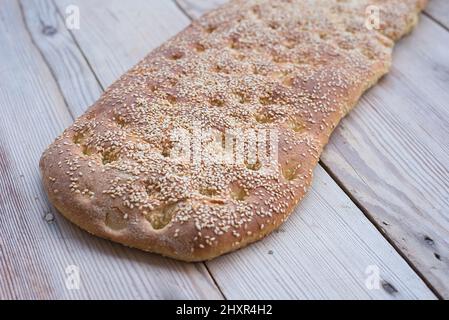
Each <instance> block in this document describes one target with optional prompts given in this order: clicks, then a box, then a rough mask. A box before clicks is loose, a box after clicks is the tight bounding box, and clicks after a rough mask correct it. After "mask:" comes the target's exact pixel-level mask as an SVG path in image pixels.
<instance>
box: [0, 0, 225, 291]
mask: <svg viewBox="0 0 449 320" xmlns="http://www.w3.org/2000/svg"><path fill="white" fill-rule="evenodd" d="M25 4H26V3H23V5H25ZM28 4H29V3H28ZM23 9H24V10H25V11H26V8H25V7H24V8H23ZM28 16H29V15H28ZM55 19H56V18H55ZM30 25H32V24H30ZM0 43H2V47H1V49H0V60H1V61H6V62H7V63H4V64H2V67H1V68H0V108H1V110H2V117H1V118H0V142H1V143H0V148H1V149H0V194H1V195H2V196H1V197H0V234H1V237H0V279H1V281H0V299H8V298H21V299H36V298H40V299H66V298H82V299H92V298H93V299H94V298H98V299H108V298H110V299H120V298H122V299H129V298H161V299H173V298H181V299H184V298H185V299H189V298H206V299H207V298H220V297H221V295H220V293H219V291H218V290H217V289H216V287H215V285H214V284H213V281H212V279H211V278H210V275H209V274H208V272H207V270H206V269H205V267H204V265H203V264H183V263H178V262H175V261H172V260H169V259H163V258H160V257H158V256H155V255H150V254H145V253H143V252H139V251H137V250H132V249H127V248H124V247H123V246H121V245H117V244H113V243H111V242H108V241H104V240H101V239H98V238H96V237H92V236H89V235H88V234H87V233H85V232H84V231H81V230H79V229H78V228H76V227H74V226H73V225H72V224H70V223H69V222H67V221H66V220H65V219H63V218H62V217H60V216H59V215H57V214H56V213H55V212H54V211H53V209H52V208H51V206H50V205H49V203H48V202H47V200H46V196H45V193H44V191H43V190H42V188H41V182H40V176H39V171H38V161H39V157H40V155H41V153H42V151H43V150H44V148H45V147H46V146H47V145H48V144H49V143H50V142H51V141H52V140H53V139H54V138H55V137H56V135H57V134H59V133H60V132H61V131H62V130H63V129H64V128H65V127H66V126H68V125H69V124H70V123H71V122H72V121H73V119H72V117H71V115H70V114H69V112H68V109H67V108H66V105H65V102H64V98H63V96H62V95H61V93H60V91H59V88H58V84H57V83H56V82H55V81H54V78H53V77H52V74H51V72H50V69H49V68H48V67H47V66H46V64H45V62H44V59H43V57H42V55H41V54H40V53H39V51H38V50H37V49H36V47H34V46H33V43H32V39H31V37H30V36H29V33H28V32H27V30H26V26H25V23H24V20H23V12H21V8H20V6H19V4H18V2H17V1H14V0H4V1H3V2H2V5H1V6H0ZM80 63H81V62H80ZM71 265H75V266H76V267H78V268H79V275H80V280H81V282H80V289H79V290H69V288H70V287H67V286H66V281H67V280H70V277H69V274H67V273H66V271H70V270H69V269H67V267H69V266H71Z"/></svg>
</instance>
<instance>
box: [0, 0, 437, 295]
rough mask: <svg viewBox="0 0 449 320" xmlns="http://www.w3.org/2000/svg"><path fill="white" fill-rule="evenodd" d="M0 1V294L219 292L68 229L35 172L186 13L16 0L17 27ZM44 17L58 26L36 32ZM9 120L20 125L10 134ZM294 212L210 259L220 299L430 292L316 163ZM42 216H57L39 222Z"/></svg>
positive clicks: (184, 269) (158, 4)
mask: <svg viewBox="0 0 449 320" xmlns="http://www.w3.org/2000/svg"><path fill="white" fill-rule="evenodd" d="M5 3H6V5H3V4H2V5H1V6H0V15H1V16H0V17H1V19H0V25H1V28H2V29H1V30H0V31H1V34H0V39H1V43H2V44H7V45H4V46H3V47H2V49H0V58H1V61H11V62H10V64H8V65H5V66H6V68H5V69H3V68H2V70H0V81H1V86H0V105H1V107H2V110H3V109H5V108H7V109H6V110H8V111H7V112H6V113H5V116H4V117H3V118H2V119H1V120H0V122H1V124H2V127H1V128H0V141H1V142H2V144H1V147H2V149H4V150H1V153H0V155H1V162H0V164H1V165H0V168H1V170H2V176H1V178H0V191H1V194H2V198H1V199H0V212H1V215H0V219H1V224H0V230H1V231H2V232H1V237H0V277H1V279H5V281H1V282H0V298H5V297H16V296H17V297H29V298H36V297H43V298H55V297H56V298H86V297H97V298H98V297H100V298H101V297H102V298H184V297H185V298H220V297H221V295H220V292H218V290H217V288H216V287H215V286H214V284H213V282H212V278H211V277H210V275H209V274H208V273H207V270H206V268H205V267H204V265H203V264H195V265H191V264H183V263H178V262H174V261H171V260H168V259H163V258H159V257H157V256H154V255H151V254H145V253H141V252H137V251H136V250H132V249H127V248H124V247H121V246H120V245H116V244H112V243H109V242H107V241H103V240H100V239H97V238H95V237H93V236H89V235H87V234H85V233H84V232H82V231H80V230H78V229H77V228H76V227H74V226H73V225H71V224H70V223H68V222H67V221H65V220H64V219H63V218H62V217H60V216H59V215H57V214H56V213H54V212H53V209H51V207H50V206H49V204H48V203H47V201H46V200H45V199H46V198H45V195H44V193H43V191H42V189H41V187H40V179H39V175H38V173H37V162H38V158H39V155H40V153H41V151H42V150H43V148H44V147H45V146H46V145H47V144H48V143H50V141H51V140H52V138H54V137H55V136H56V135H57V134H58V133H59V132H61V130H62V129H63V128H64V127H66V126H67V125H69V124H70V122H71V121H72V118H71V116H70V113H72V114H75V115H78V114H80V113H81V112H82V111H83V110H84V109H85V108H86V107H87V106H88V105H89V104H91V103H92V102H93V101H94V100H95V99H96V95H97V94H99V93H100V92H101V90H102V89H101V88H102V87H106V86H108V85H109V84H111V83H112V82H113V81H114V80H115V79H116V78H117V77H118V76H119V75H121V74H122V73H123V72H124V71H126V69H128V68H129V67H130V66H132V65H133V64H135V63H136V62H137V61H138V60H140V59H141V58H142V57H143V56H144V55H145V54H146V53H147V52H148V51H149V50H151V49H152V48H154V47H155V46H157V45H158V44H159V43H162V42H163V41H164V40H166V39H167V38H168V37H170V36H171V35H173V34H175V33H176V32H178V31H179V30H181V29H182V28H183V27H184V26H186V25H187V24H188V19H187V17H185V16H184V15H183V14H182V12H181V11H180V10H178V8H177V7H176V6H175V4H174V3H173V2H170V1H144V0H132V1H126V2H125V1H119V0H114V1H108V3H107V4H105V2H104V1H100V0H95V1H88V0H78V1H68V0H59V1H56V6H57V10H56V8H55V7H54V6H53V3H52V2H51V1H50V0H40V1H32V0H26V1H25V0H24V1H22V3H21V4H22V11H23V16H24V17H25V21H26V24H24V23H23V20H21V12H20V8H19V7H18V6H17V5H16V2H13V1H11V0H8V1H6V2H5ZM71 4H76V5H78V6H79V8H80V13H81V29H80V30H73V31H70V32H68V31H67V29H65V26H64V24H63V23H62V22H63V20H62V19H63V15H64V12H65V8H66V6H67V5H71ZM42 24H43V25H45V26H53V27H55V28H56V30H57V32H56V33H53V32H49V33H50V34H46V35H42V30H43V29H42ZM25 25H26V26H28V28H29V34H28V33H27V32H26V29H25ZM17 30H19V31H20V32H19V33H17ZM46 30H47V31H48V30H51V29H49V28H46ZM6 31H8V32H6ZM12 32H14V36H12V35H11V34H12ZM30 34H31V35H32V38H31V37H30V36H29V35H30ZM18 39H20V41H19V40H18ZM32 40H33V41H32ZM33 42H34V44H35V45H36V46H33ZM45 63H47V64H48V65H46V64H45ZM8 67H9V68H8ZM30 69H31V70H30ZM97 80H98V81H97ZM18 81H20V84H18V83H19V82H18ZM30 97H31V98H30ZM67 107H68V108H69V109H70V111H71V112H70V113H69V112H68V111H67V110H68V108H67ZM25 108H27V109H26V112H24V111H22V110H25ZM21 111H22V112H21ZM17 123H20V124H23V127H24V128H26V130H17V129H15V127H14V126H15V125H16V124H17ZM36 140H38V141H36ZM3 168H7V170H6V169H3ZM4 172H6V173H7V174H6V173H5V174H3V173H4ZM21 175H22V176H23V177H22V178H21ZM16 179H17V180H18V181H19V183H17V182H14V180H16ZM3 194H5V195H6V196H5V197H3ZM297 211H298V212H297V214H294V215H293V216H292V218H291V219H290V220H289V221H288V222H287V223H286V224H285V226H283V227H282V229H281V231H280V232H278V233H275V234H273V235H272V236H270V237H268V238H267V239H265V240H264V241H262V242H259V243H257V244H255V245H253V246H250V247H248V248H246V249H244V250H241V251H239V252H236V253H232V254H229V255H227V256H224V257H222V258H219V259H217V260H215V261H212V262H209V263H208V267H209V269H210V271H211V273H212V275H213V277H214V278H215V281H216V282H217V283H218V286H219V287H220V289H221V290H222V291H223V293H224V295H225V297H227V298H429V299H431V298H434V296H433V294H432V293H431V292H430V290H429V289H428V288H427V287H426V286H425V285H424V283H423V282H422V281H421V279H420V278H419V277H418V276H417V275H416V274H415V273H414V272H413V271H412V269H411V268H410V267H409V266H408V265H407V264H406V263H405V261H404V260H403V259H402V258H401V257H400V256H399V254H398V253H397V252H396V251H395V250H394V249H393V248H392V247H391V246H390V245H389V244H388V243H387V242H386V241H385V239H384V238H383V237H382V236H381V235H380V233H379V232H378V231H377V230H376V229H375V228H374V227H373V226H372V225H371V223H370V222H369V221H368V220H367V219H366V218H365V217H364V216H363V214H362V212H361V211H360V210H359V209H357V208H356V207H355V205H354V204H353V203H352V202H351V201H350V200H349V198H347V196H346V195H345V194H344V193H343V192H342V190H341V189H339V188H338V186H337V185H336V183H335V182H334V181H333V180H332V179H331V178H330V177H329V176H328V175H327V174H326V173H325V172H324V170H322V169H321V168H320V167H319V168H318V169H317V170H316V177H315V184H314V187H313V190H312V191H311V193H310V194H309V195H308V196H307V198H306V200H305V201H304V202H303V203H302V204H301V205H300V206H299V207H298V209H297ZM46 213H51V214H52V215H46V217H47V219H49V220H52V219H51V218H55V220H54V221H53V222H50V223H47V222H46V220H45V219H43V218H42V217H43V216H45V214H46ZM53 214H54V216H53ZM4 235H5V236H4ZM36 238H38V240H36ZM32 239H33V240H32ZM70 264H76V265H78V266H79V267H80V270H81V279H82V286H81V290H77V291H68V290H66V288H65V286H64V280H65V277H66V274H65V273H64V270H65V268H66V266H67V265H70ZM369 266H378V267H379V270H380V277H381V279H382V282H381V286H380V289H374V290H370V289H368V287H366V285H365V281H366V280H367V276H368V275H367V274H365V271H367V268H368V267H369Z"/></svg>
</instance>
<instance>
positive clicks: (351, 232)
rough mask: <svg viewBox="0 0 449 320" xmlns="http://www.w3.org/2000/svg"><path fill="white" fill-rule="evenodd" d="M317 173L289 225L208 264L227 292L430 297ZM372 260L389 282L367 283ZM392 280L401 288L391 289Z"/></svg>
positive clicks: (198, 8) (191, 8) (196, 6)
mask: <svg viewBox="0 0 449 320" xmlns="http://www.w3.org/2000/svg"><path fill="white" fill-rule="evenodd" d="M178 2H179V5H180V6H183V8H184V11H185V12H190V13H192V15H193V16H194V17H198V16H200V15H201V14H202V13H203V10H205V9H206V8H209V9H212V7H214V6H215V5H216V3H210V2H208V3H206V2H204V1H196V0H190V1H189V0H182V1H181V0H179V1H178ZM221 2H222V3H223V2H225V1H221ZM315 180H316V181H315V185H314V189H313V192H312V195H309V196H308V198H307V200H305V201H304V203H302V204H301V205H300V206H299V208H298V209H297V210H296V213H297V214H293V216H292V218H291V220H290V221H289V222H288V223H287V224H286V226H285V230H287V232H285V233H282V235H274V236H272V237H270V238H269V239H267V240H265V241H263V242H261V243H258V244H256V245H254V246H253V247H249V248H247V249H245V250H243V251H241V252H237V253H235V254H233V255H229V256H226V257H223V258H221V259H218V260H217V261H212V262H209V263H208V266H209V270H210V271H211V272H212V274H213V276H214V278H215V279H216V280H217V282H218V284H219V285H220V287H221V289H222V290H223V292H224V294H225V295H226V296H227V297H229V298H241V297H245V298H253V297H256V298H324V299H331V298H361V299H363V298H375V299H380V298H385V299H388V298H426V297H427V298H428V297H431V295H429V291H428V290H427V289H426V287H425V286H423V284H422V283H421V282H420V281H419V280H417V278H416V275H415V274H414V273H413V272H412V271H411V269H410V268H409V267H408V266H407V264H406V263H405V262H404V261H403V260H402V258H400V257H399V255H398V254H397V252H395V250H394V249H393V248H392V247H391V246H390V245H389V244H388V243H387V242H386V240H384V238H383V237H382V236H381V235H380V233H379V232H378V231H377V230H376V229H375V228H374V227H373V226H372V224H371V223H370V222H369V221H368V220H367V219H366V218H365V217H364V215H363V214H362V212H361V211H360V210H358V209H357V208H356V207H355V205H354V204H353V203H352V202H350V200H349V199H348V198H347V197H346V195H345V194H344V193H343V192H342V191H341V189H339V188H338V186H337V185H336V184H335V182H334V181H332V179H330V177H329V176H328V175H327V174H326V173H325V172H324V171H323V170H322V169H321V167H318V169H317V178H316V179H315ZM298 213H299V214H298ZM310 225H312V226H313V228H310ZM269 250H273V252H274V254H273V255H272V256H271V255H268V254H267V252H268V251H269ZM370 265H375V266H379V268H380V270H381V274H383V276H382V277H384V278H383V280H384V281H386V282H385V288H382V286H381V290H368V289H367V288H366V286H365V285H364V281H365V280H366V275H365V274H364V272H365V270H366V268H368V267H369V266H370ZM232 279H239V282H236V281H233V280H232ZM409 281H410V282H409ZM387 283H390V284H391V285H392V286H393V287H394V288H396V289H397V291H398V292H396V293H393V294H390V293H389V291H391V290H388V289H391V287H390V286H388V284H387ZM400 286H401V288H399V287H400Z"/></svg>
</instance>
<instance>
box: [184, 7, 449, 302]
mask: <svg viewBox="0 0 449 320" xmlns="http://www.w3.org/2000/svg"><path fill="white" fill-rule="evenodd" d="M178 2H179V5H180V6H182V7H183V8H184V10H185V12H189V13H191V14H192V16H193V17H198V16H200V15H201V14H202V13H203V12H204V10H205V9H206V8H207V9H212V8H213V7H214V6H215V5H216V2H215V3H211V2H206V1H200V0H198V1H196V0H178ZM221 2H225V1H221ZM443 2H444V4H443ZM430 3H431V5H430V6H429V9H428V10H429V12H432V14H433V13H435V15H434V17H435V18H436V17H437V16H445V17H449V15H445V14H444V12H445V11H447V8H448V7H449V1H438V0H437V1H435V0H433V1H431V2H430ZM437 12H438V14H437ZM440 22H442V23H443V22H444V21H443V20H440ZM448 52H449V33H448V32H447V30H444V28H442V27H441V26H439V25H437V24H436V23H434V22H433V21H431V20H430V19H429V18H427V17H426V16H423V17H422V22H421V23H420V24H419V26H418V27H417V29H416V30H415V31H414V32H413V33H412V35H411V36H409V37H406V38H405V39H403V40H402V41H401V42H400V43H399V44H398V45H397V48H396V51H395V54H394V64H393V68H392V71H391V73H390V74H389V75H388V76H387V77H386V78H384V79H383V80H382V81H381V82H380V83H379V84H378V85H377V86H376V87H375V88H374V89H372V90H370V91H369V92H368V93H367V94H366V95H365V96H364V97H363V99H362V101H361V102H360V103H359V106H358V107H357V108H356V109H355V110H354V111H353V112H352V113H351V114H350V115H349V116H348V117H347V118H346V119H344V120H343V121H342V123H341V125H340V127H339V128H337V130H336V132H335V133H334V135H333V137H332V139H331V142H330V144H329V146H328V147H327V148H326V150H325V152H324V154H323V157H322V163H323V165H324V166H325V167H326V169H327V170H328V171H330V172H331V173H332V176H333V177H334V178H336V179H337V181H338V182H339V184H341V185H342V186H343V188H344V189H345V190H346V191H347V192H348V193H349V194H350V195H351V198H352V199H354V201H356V202H357V204H359V205H360V206H361V207H362V208H363V210H364V211H365V213H366V214H367V215H368V216H369V217H370V219H373V220H374V222H375V223H376V225H377V227H378V228H380V229H382V230H383V232H384V233H385V234H386V237H388V238H389V239H391V241H392V242H393V243H394V245H395V246H396V247H397V248H398V249H400V251H401V252H402V254H404V255H405V256H406V257H407V259H409V260H410V262H411V263H412V264H413V266H414V267H415V268H417V269H418V271H419V272H421V273H422V274H423V276H424V277H425V278H426V279H427V280H428V281H429V282H430V284H431V285H432V286H433V287H434V288H435V289H436V290H438V292H439V293H440V294H441V295H443V296H444V297H445V298H449V281H448V280H449V152H448V151H449V150H448V148H447V147H448V137H449V125H448V123H449V110H448V108H447V101H448V99H449V76H448V75H449V54H448Z"/></svg>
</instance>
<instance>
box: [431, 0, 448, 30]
mask: <svg viewBox="0 0 449 320" xmlns="http://www.w3.org/2000/svg"><path fill="white" fill-rule="evenodd" d="M426 13H427V14H428V15H429V16H431V17H432V18H433V19H435V21H437V22H438V23H440V24H441V25H442V26H444V27H445V28H446V30H449V1H447V0H431V1H430V2H429V5H428V7H427V9H426Z"/></svg>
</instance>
